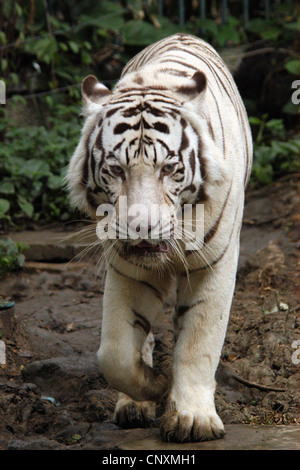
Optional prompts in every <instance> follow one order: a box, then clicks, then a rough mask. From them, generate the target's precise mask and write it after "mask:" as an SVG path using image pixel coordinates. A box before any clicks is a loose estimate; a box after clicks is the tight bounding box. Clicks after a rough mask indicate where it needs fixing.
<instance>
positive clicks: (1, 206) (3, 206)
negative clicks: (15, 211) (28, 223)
mask: <svg viewBox="0 0 300 470" xmlns="http://www.w3.org/2000/svg"><path fill="white" fill-rule="evenodd" d="M9 208H10V202H9V201H8V200H7V199H2V198H0V214H5V213H6V212H7V211H8V210H9Z"/></svg>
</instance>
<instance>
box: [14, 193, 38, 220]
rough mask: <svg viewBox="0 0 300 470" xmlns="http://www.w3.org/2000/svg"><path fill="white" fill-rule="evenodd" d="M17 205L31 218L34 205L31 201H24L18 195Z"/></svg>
mask: <svg viewBox="0 0 300 470" xmlns="http://www.w3.org/2000/svg"><path fill="white" fill-rule="evenodd" d="M17 202H18V205H19V207H20V209H21V210H22V211H23V212H25V214H26V215H27V217H29V218H31V217H32V215H33V212H34V207H33V205H32V204H31V202H28V201H26V200H25V199H24V198H23V197H22V196H19V197H18V201H17Z"/></svg>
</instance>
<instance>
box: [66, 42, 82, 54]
mask: <svg viewBox="0 0 300 470" xmlns="http://www.w3.org/2000/svg"><path fill="white" fill-rule="evenodd" d="M68 44H69V47H70V49H71V50H72V51H73V52H74V54H78V52H79V49H80V47H79V44H77V43H76V42H74V41H68Z"/></svg>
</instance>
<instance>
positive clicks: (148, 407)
mask: <svg viewBox="0 0 300 470" xmlns="http://www.w3.org/2000/svg"><path fill="white" fill-rule="evenodd" d="M154 422H155V403H154V402H149V401H141V402H138V401H134V400H132V399H131V398H129V397H127V396H126V395H124V394H122V397H121V398H119V400H118V403H117V405H116V409H115V413H114V423H115V424H117V425H118V426H121V427H122V428H145V427H151V426H152V425H153V424H154Z"/></svg>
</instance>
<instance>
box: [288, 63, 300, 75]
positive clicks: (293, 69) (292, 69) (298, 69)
mask: <svg viewBox="0 0 300 470" xmlns="http://www.w3.org/2000/svg"><path fill="white" fill-rule="evenodd" d="M285 68H286V70H287V71H288V72H289V73H291V74H293V75H298V76H300V60H298V59H293V60H290V61H289V62H287V63H286V64H285Z"/></svg>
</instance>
